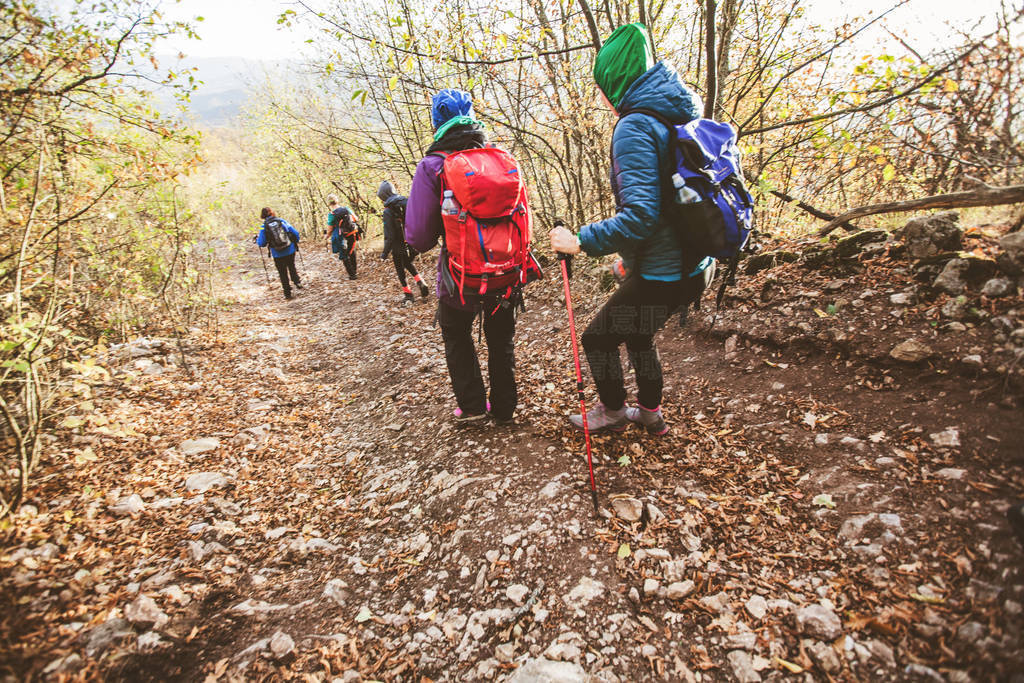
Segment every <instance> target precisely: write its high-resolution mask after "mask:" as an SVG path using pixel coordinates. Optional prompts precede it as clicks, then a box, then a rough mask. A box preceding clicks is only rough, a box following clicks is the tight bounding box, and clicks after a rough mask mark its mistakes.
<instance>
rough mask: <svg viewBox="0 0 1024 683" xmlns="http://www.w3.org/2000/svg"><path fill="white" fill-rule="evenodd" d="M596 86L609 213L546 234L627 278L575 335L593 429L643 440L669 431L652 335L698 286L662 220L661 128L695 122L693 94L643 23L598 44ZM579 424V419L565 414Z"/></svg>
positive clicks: (664, 144) (558, 245)
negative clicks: (604, 126) (658, 57)
mask: <svg viewBox="0 0 1024 683" xmlns="http://www.w3.org/2000/svg"><path fill="white" fill-rule="evenodd" d="M594 80H595V81H597V85H598V87H599V88H600V91H601V94H602V95H603V96H604V98H605V100H606V101H607V103H608V104H609V105H610V106H611V107H612V109H613V110H614V111H615V112H616V114H618V117H619V120H618V122H617V124H616V127H615V131H614V133H613V134H612V154H611V156H612V162H611V185H612V191H613V192H614V194H615V206H616V213H615V215H614V216H612V217H611V218H607V219H605V220H601V221H598V222H596V223H591V224H589V225H584V226H583V227H581V228H580V229H579V231H578V235H574V234H573V233H572V232H570V231H569V230H568V229H566V228H564V227H557V228H555V229H554V230H552V231H551V233H550V237H551V248H552V249H554V250H555V251H557V252H561V253H563V254H578V253H580V252H581V251H583V252H585V253H586V254H588V255H589V256H603V255H605V254H613V253H618V254H619V255H620V256H621V257H622V263H623V266H624V268H625V270H626V272H627V276H626V279H625V281H624V282H623V283H622V285H621V286H620V287H619V288H618V290H616V292H615V293H614V294H612V296H611V297H610V298H609V299H608V301H607V302H606V303H605V305H604V306H603V307H602V308H601V310H600V311H598V313H597V315H596V316H595V317H594V319H593V321H592V322H591V323H590V325H589V326H587V329H586V330H585V331H584V332H583V336H582V339H581V341H582V343H583V348H584V350H585V352H586V355H587V361H588V362H589V364H590V371H591V374H592V375H593V377H594V383H595V384H596V385H597V393H598V396H599V397H600V402H599V403H597V404H596V405H595V406H594V407H593V408H592V409H591V410H589V411H587V422H588V424H589V427H590V430H591V431H603V430H607V431H622V430H624V429H625V428H626V427H627V426H628V425H629V424H630V422H634V423H637V424H640V425H642V426H643V427H645V428H646V429H647V431H648V432H649V433H651V434H656V435H661V434H665V433H666V432H668V426H667V425H666V424H665V420H664V418H663V416H662V412H661V392H662V376H661V363H660V361H659V358H658V351H657V349H656V348H655V346H654V335H655V333H656V332H657V331H658V330H660V329H661V328H662V327H663V326H664V325H665V322H666V321H667V320H668V318H669V317H670V316H671V315H672V313H673V311H676V310H677V309H678V308H679V307H680V306H682V305H685V304H687V303H689V302H691V301H693V300H694V299H695V298H696V297H697V296H699V294H700V292H701V291H702V290H703V284H704V283H703V280H704V277H705V273H704V272H703V271H700V272H696V271H695V270H694V269H690V270H685V269H684V268H683V253H682V246H681V244H680V241H679V238H678V237H677V235H676V232H675V230H674V229H673V227H672V226H671V225H670V224H669V223H668V221H667V219H666V217H665V216H663V211H662V208H663V206H664V203H665V202H669V201H673V199H672V192H673V188H672V181H671V175H672V172H673V171H672V169H673V168H674V166H675V159H674V157H673V151H672V150H671V149H670V141H669V130H668V127H667V126H666V125H665V124H663V123H661V122H660V121H659V120H658V119H657V118H655V117H654V116H652V115H650V114H647V113H643V112H642V111H637V110H651V111H654V112H656V113H657V114H659V115H660V116H661V117H662V118H665V119H667V120H668V121H670V122H672V123H674V124H683V123H686V122H688V121H691V120H693V119H695V118H698V117H699V116H700V112H701V109H702V108H703V104H702V103H701V101H700V97H699V96H698V95H696V94H695V93H694V92H693V91H691V90H690V89H689V88H687V87H686V85H684V84H683V82H682V80H681V79H680V78H679V75H678V74H677V73H676V72H675V71H674V70H673V69H672V68H671V67H669V66H667V65H665V64H664V63H662V62H657V63H655V60H654V48H653V45H652V43H651V37H650V34H649V33H648V32H647V29H646V27H644V25H643V24H629V25H627V26H622V27H620V28H619V29H618V30H616V31H615V32H614V33H612V35H611V36H609V37H608V39H607V40H606V41H605V42H604V45H603V46H602V47H601V50H600V51H599V52H598V55H597V58H596V60H595V61H594ZM700 261H701V259H700V258H694V259H693V265H694V267H695V268H696V267H697V264H698V263H699V262H700ZM622 344H625V345H626V350H627V351H628V353H629V358H630V361H631V363H632V365H633V369H634V371H635V373H636V384H637V397H636V398H637V402H636V405H635V406H627V405H626V390H625V387H624V384H623V378H622V365H621V362H620V360H619V347H620V346H621V345H622ZM569 420H570V422H571V423H572V424H573V425H574V426H576V427H577V428H580V429H582V428H583V420H582V416H580V415H572V416H570V417H569Z"/></svg>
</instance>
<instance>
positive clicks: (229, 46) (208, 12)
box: [161, 0, 1020, 59]
mask: <svg viewBox="0 0 1024 683" xmlns="http://www.w3.org/2000/svg"><path fill="white" fill-rule="evenodd" d="M895 1H896V0H842V1H840V0H809V1H808V2H806V3H805V7H807V12H808V18H810V19H812V20H813V21H815V22H818V23H822V24H825V25H830V24H836V23H839V22H840V21H841V20H842V19H843V18H846V17H848V16H849V15H850V13H851V12H856V13H857V14H859V15H863V16H867V15H869V14H872V13H877V12H880V11H884V10H885V9H888V8H889V7H891V6H892V5H893V4H895ZM1012 1H1013V2H1014V4H1017V3H1019V1H1020V0H1012ZM999 2H1000V0H972V1H971V2H965V1H964V0H911V2H909V3H908V4H907V6H905V7H902V8H900V9H898V10H896V11H895V12H893V14H892V15H890V17H888V18H887V20H886V22H887V24H888V26H889V28H890V29H891V30H893V31H894V32H897V33H900V34H901V35H904V36H905V37H907V38H908V42H909V43H910V44H912V45H913V46H914V47H915V48H917V49H920V50H923V51H928V49H929V48H930V47H933V46H934V45H935V43H936V42H944V41H943V38H944V36H946V35H948V30H947V29H945V28H944V26H945V22H946V21H950V22H952V23H953V24H954V25H955V26H959V27H961V28H964V29H968V28H970V27H971V26H973V25H974V24H975V23H976V22H977V21H979V19H984V17H991V16H993V15H994V13H995V12H996V10H997V9H998V7H999ZM317 4H319V3H317ZM324 4H326V3H324ZM289 6H290V3H289V2H288V1H287V0H244V2H238V1H237V0H181V2H178V3H173V2H167V3H166V4H165V5H164V14H165V16H166V17H167V18H169V19H182V20H191V19H194V18H195V17H197V16H202V17H203V18H204V21H202V22H198V23H196V26H197V29H198V32H199V35H200V37H201V40H199V41H195V40H186V39H185V38H175V39H174V40H172V41H168V42H167V43H165V45H164V46H163V49H161V52H174V51H181V52H184V53H185V54H186V55H189V56H192V57H245V58H247V59H286V58H290V57H296V56H297V55H298V53H299V51H301V50H302V48H303V47H304V43H303V41H304V40H305V39H306V38H307V37H308V34H304V33H300V29H291V30H289V29H286V28H283V27H281V26H279V25H278V23H277V18H278V16H280V14H281V12H283V11H284V10H285V9H288V7H289ZM987 23H991V22H987ZM301 30H302V31H308V29H301Z"/></svg>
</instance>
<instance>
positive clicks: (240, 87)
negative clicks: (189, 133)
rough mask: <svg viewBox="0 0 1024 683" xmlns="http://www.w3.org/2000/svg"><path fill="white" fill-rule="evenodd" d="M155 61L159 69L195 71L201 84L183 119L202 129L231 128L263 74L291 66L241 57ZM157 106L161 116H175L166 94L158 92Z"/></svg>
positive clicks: (175, 104)
mask: <svg viewBox="0 0 1024 683" xmlns="http://www.w3.org/2000/svg"><path fill="white" fill-rule="evenodd" d="M158 61H159V62H160V66H161V68H162V69H167V68H173V69H175V70H177V71H183V70H185V69H189V68H196V69H198V71H197V72H196V79H197V80H199V81H201V82H202V83H201V84H200V85H199V88H198V89H197V90H196V91H195V92H194V93H192V97H191V101H190V103H189V105H188V114H187V115H186V117H187V118H189V119H190V120H191V122H192V123H193V124H195V125H198V126H200V127H204V128H210V127H212V128H216V127H224V126H231V125H232V124H233V123H234V122H235V119H237V118H238V116H239V115H240V114H241V113H242V107H243V106H244V105H245V104H246V103H247V102H248V101H249V100H250V98H252V97H253V95H254V93H255V92H256V89H257V88H258V87H259V84H260V83H262V82H264V80H265V79H266V76H267V74H273V73H275V72H279V71H282V70H288V69H290V67H291V66H292V65H291V64H290V63H289V62H286V61H256V60H250V59H243V58H241V57H208V58H186V59H183V60H178V59H177V58H176V57H171V56H162V57H158ZM157 102H158V105H159V106H160V108H161V109H162V110H163V111H164V112H165V113H168V114H177V113H178V111H177V103H176V102H175V101H174V99H173V97H171V96H170V94H169V93H162V92H159V91H158V92H157Z"/></svg>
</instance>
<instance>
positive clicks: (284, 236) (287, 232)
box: [253, 207, 302, 299]
mask: <svg viewBox="0 0 1024 683" xmlns="http://www.w3.org/2000/svg"><path fill="white" fill-rule="evenodd" d="M260 218H262V219H263V226H262V227H261V228H260V234H259V235H257V236H256V237H254V238H253V239H254V240H255V241H256V244H257V245H258V246H260V247H269V248H270V255H271V256H273V257H274V267H275V268H277V274H278V276H279V277H280V278H281V287H282V288H283V289H284V298H285V299H291V298H292V288H291V285H290V284H289V283H288V278H289V276H290V277H291V281H292V282H294V283H295V288H296V289H302V283H301V282H299V272H298V271H297V270H295V252H296V251H297V250H298V244H299V231H298V230H296V229H295V228H293V227H292V226H291V224H290V223H289V222H288V221H286V220H285V219H283V218H278V217H277V215H276V214H274V210H273V209H271V208H270V207H264V208H263V210H262V211H260ZM285 244H287V246H285Z"/></svg>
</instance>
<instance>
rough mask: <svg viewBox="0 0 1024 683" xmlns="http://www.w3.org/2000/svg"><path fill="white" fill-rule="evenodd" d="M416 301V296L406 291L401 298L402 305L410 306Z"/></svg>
mask: <svg viewBox="0 0 1024 683" xmlns="http://www.w3.org/2000/svg"><path fill="white" fill-rule="evenodd" d="M414 303H416V298H415V297H414V296H413V295H412V292H406V293H405V298H403V299H402V305H403V306H412V305H413V304H414Z"/></svg>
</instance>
